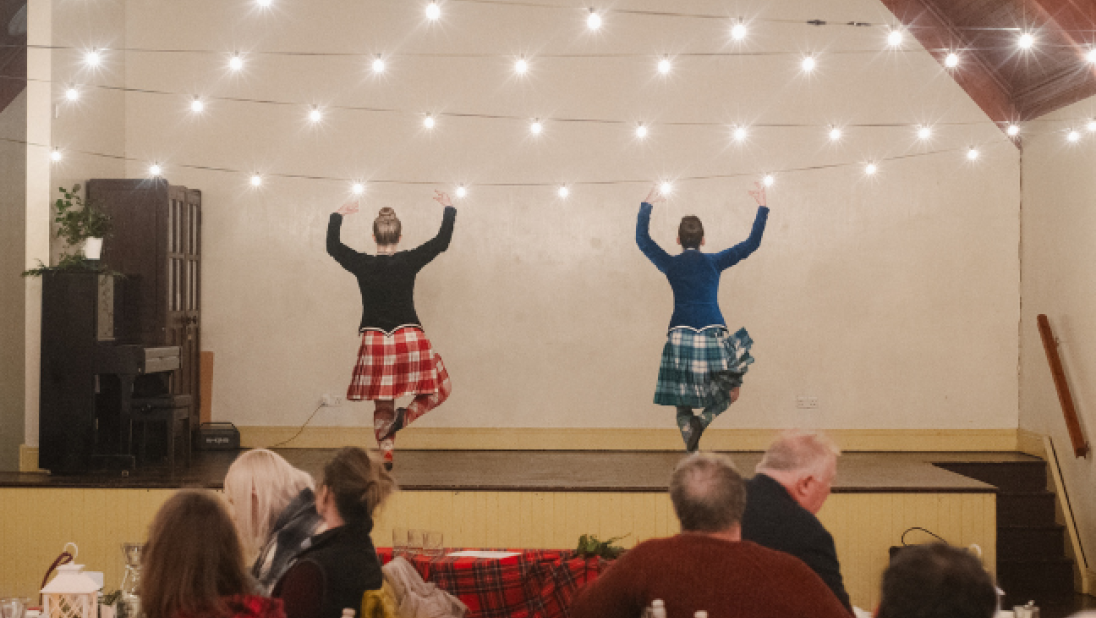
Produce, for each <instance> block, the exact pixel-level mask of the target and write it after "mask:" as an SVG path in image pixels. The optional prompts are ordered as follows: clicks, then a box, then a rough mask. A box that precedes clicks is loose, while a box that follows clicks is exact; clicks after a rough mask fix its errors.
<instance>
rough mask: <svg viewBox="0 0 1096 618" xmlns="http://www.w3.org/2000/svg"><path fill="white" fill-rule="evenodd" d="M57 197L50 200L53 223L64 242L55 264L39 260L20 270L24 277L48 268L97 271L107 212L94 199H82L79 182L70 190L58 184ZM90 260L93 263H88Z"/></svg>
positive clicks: (108, 223)
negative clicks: (59, 193)
mask: <svg viewBox="0 0 1096 618" xmlns="http://www.w3.org/2000/svg"><path fill="white" fill-rule="evenodd" d="M58 191H60V192H61V197H59V198H57V200H56V201H54V203H53V208H54V210H55V211H56V212H57V214H56V216H55V217H54V218H53V222H54V223H55V224H57V232H56V234H57V238H60V239H61V240H63V241H64V242H65V249H64V251H62V252H61V255H60V256H59V257H58V259H57V266H52V267H51V266H46V265H45V264H43V263H42V262H41V261H39V262H38V266H37V267H36V268H32V269H30V270H27V271H24V272H23V276H24V277H37V276H41V275H42V274H43V273H45V272H47V271H51V270H99V268H98V267H97V262H98V260H99V256H100V255H101V252H102V250H103V239H104V238H106V237H107V236H109V235H110V232H111V229H112V227H113V226H112V224H111V220H110V215H108V214H107V213H105V212H103V210H102V208H101V207H100V206H99V201H98V200H91V199H89V200H84V198H83V197H81V196H80V185H79V183H77V184H74V185H72V188H71V189H66V188H64V187H58ZM89 261H94V262H96V263H89Z"/></svg>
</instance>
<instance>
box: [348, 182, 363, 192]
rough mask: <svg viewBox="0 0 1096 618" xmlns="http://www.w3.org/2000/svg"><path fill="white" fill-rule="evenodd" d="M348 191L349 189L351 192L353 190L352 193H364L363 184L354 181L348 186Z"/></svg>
mask: <svg viewBox="0 0 1096 618" xmlns="http://www.w3.org/2000/svg"><path fill="white" fill-rule="evenodd" d="M350 191H351V192H353V193H354V195H361V194H362V193H365V185H363V184H362V183H360V182H355V183H354V184H353V185H352V186H351V187H350Z"/></svg>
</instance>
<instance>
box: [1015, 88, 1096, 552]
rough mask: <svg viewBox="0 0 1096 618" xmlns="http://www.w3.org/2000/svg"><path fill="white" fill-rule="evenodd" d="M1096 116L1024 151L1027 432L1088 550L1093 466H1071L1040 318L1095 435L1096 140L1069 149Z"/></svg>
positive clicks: (1072, 110) (1079, 462)
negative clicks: (1046, 447)
mask: <svg viewBox="0 0 1096 618" xmlns="http://www.w3.org/2000/svg"><path fill="white" fill-rule="evenodd" d="M1094 115H1096V98H1090V99H1086V100H1084V101H1081V102H1080V103H1076V104H1074V105H1072V106H1070V107H1067V108H1064V109H1062V110H1059V111H1058V112H1055V113H1053V114H1050V115H1048V116H1045V117H1043V118H1042V119H1041V121H1042V122H1040V130H1041V131H1042V132H1045V134H1042V135H1039V136H1037V137H1034V138H1032V139H1030V140H1027V141H1025V143H1024V157H1023V159H1024V161H1023V174H1024V191H1023V196H1024V205H1023V237H1024V243H1023V321H1022V323H1021V329H1020V333H1021V337H1020V345H1021V364H1020V369H1021V373H1020V374H1021V382H1020V387H1021V388H1020V427H1021V428H1022V429H1028V430H1030V431H1035V432H1038V433H1042V434H1048V435H1050V436H1051V437H1052V438H1053V440H1054V445H1055V450H1056V451H1057V452H1058V457H1059V461H1060V464H1061V469H1062V474H1063V477H1064V479H1065V483H1066V488H1067V490H1068V491H1069V496H1070V500H1071V501H1072V503H1073V508H1074V513H1075V515H1076V517H1077V527H1078V530H1079V531H1080V534H1081V542H1082V545H1083V546H1084V547H1089V548H1092V547H1096V492H1093V491H1092V488H1093V487H1096V465H1094V464H1093V457H1092V455H1091V454H1090V455H1089V456H1088V457H1087V458H1084V459H1078V458H1075V457H1074V456H1073V450H1072V448H1071V447H1070V442H1069V436H1068V433H1067V432H1066V428H1065V422H1064V420H1063V418H1062V409H1061V406H1060V404H1059V402H1058V396H1057V393H1056V392H1055V390H1054V382H1053V379H1052V378H1051V374H1050V368H1049V365H1048V364H1047V358H1046V353H1045V351H1044V350H1043V345H1042V342H1041V340H1040V338H1039V330H1038V326H1037V323H1036V316H1038V315H1039V314H1040V313H1043V314H1046V315H1047V318H1048V319H1049V320H1050V325H1051V327H1052V328H1053V329H1054V334H1055V335H1056V336H1057V338H1058V339H1059V347H1058V352H1059V354H1060V355H1061V358H1062V364H1063V366H1064V368H1065V373H1066V379H1067V381H1068V382H1069V387H1070V391H1071V393H1072V395H1073V400H1074V404H1075V405H1076V407H1077V412H1078V413H1079V415H1080V420H1081V425H1082V428H1083V430H1084V431H1085V435H1086V436H1088V440H1089V441H1090V442H1091V441H1092V435H1093V434H1092V432H1093V431H1094V430H1096V382H1094V381H1093V375H1096V318H1094V315H1096V313H1094V310H1096V292H1094V291H1093V286H1092V281H1093V277H1096V243H1093V235H1094V234H1096V176H1094V175H1093V173H1092V170H1093V168H1094V166H1096V136H1094V135H1092V134H1088V135H1086V136H1085V138H1084V139H1082V140H1081V141H1080V142H1079V143H1077V144H1075V145H1070V144H1068V143H1067V142H1066V140H1065V139H1064V135H1065V133H1064V131H1066V130H1067V129H1069V127H1070V126H1071V123H1070V122H1069V121H1070V120H1076V119H1079V118H1086V117H1087V118H1091V117H1093V116H1094Z"/></svg>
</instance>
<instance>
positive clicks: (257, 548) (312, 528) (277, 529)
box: [225, 449, 323, 594]
mask: <svg viewBox="0 0 1096 618" xmlns="http://www.w3.org/2000/svg"><path fill="white" fill-rule="evenodd" d="M314 485H315V483H314V482H313V480H312V476H311V475H310V474H308V473H307V472H305V471H303V470H298V469H296V468H294V467H293V466H291V465H289V462H288V461H286V460H285V459H284V458H282V456H281V455H279V454H277V453H275V452H273V451H268V450H266V449H254V450H250V451H247V452H246V453H244V454H242V455H240V456H239V457H237V458H236V461H234V462H232V466H230V467H229V468H228V474H226V475H225V496H226V497H227V498H228V503H229V504H230V505H231V507H232V508H231V512H232V516H233V519H234V520H235V521H236V529H237V530H239V532H240V540H241V541H242V542H243V545H244V555H245V556H246V558H247V559H248V560H249V561H251V562H252V566H251V574H252V575H253V576H254V577H255V579H256V580H258V582H259V585H260V586H261V587H262V590H263V592H265V593H268V594H269V592H270V590H271V589H272V588H273V587H274V584H275V583H277V581H278V580H279V579H281V577H282V575H285V572H286V570H287V569H288V568H289V565H290V563H291V562H292V560H293V558H295V557H296V556H297V553H298V552H300V550H301V543H303V542H304V541H305V540H306V539H308V537H310V536H312V535H313V534H316V533H317V532H319V531H320V528H321V527H322V525H323V520H321V519H320V515H319V513H317V512H316V497H315V495H313V493H312V488H313V486H314Z"/></svg>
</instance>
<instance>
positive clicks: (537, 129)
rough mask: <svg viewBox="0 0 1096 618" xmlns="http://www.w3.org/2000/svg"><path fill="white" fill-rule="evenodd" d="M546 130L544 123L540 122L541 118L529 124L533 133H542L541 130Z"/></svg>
mask: <svg viewBox="0 0 1096 618" xmlns="http://www.w3.org/2000/svg"><path fill="white" fill-rule="evenodd" d="M543 130H544V125H542V124H540V121H539V120H534V121H533V122H532V123H530V124H529V132H530V133H532V134H533V135H540V132H541V131H543Z"/></svg>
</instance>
